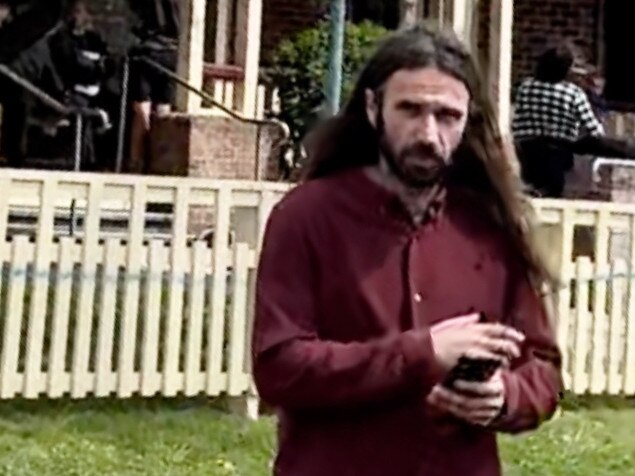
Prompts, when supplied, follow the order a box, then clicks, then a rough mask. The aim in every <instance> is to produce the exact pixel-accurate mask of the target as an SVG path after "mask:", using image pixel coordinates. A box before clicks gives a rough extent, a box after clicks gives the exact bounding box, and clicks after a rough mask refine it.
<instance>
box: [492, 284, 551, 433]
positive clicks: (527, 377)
mask: <svg viewBox="0 0 635 476" xmlns="http://www.w3.org/2000/svg"><path fill="white" fill-rule="evenodd" d="M516 282H517V283H518V284H516V285H514V286H513V287H512V289H511V293H512V294H511V296H510V297H511V309H510V320H511V322H508V324H510V325H512V326H514V327H516V328H518V329H519V330H520V331H521V332H523V333H524V334H525V337H526V340H525V343H524V345H523V354H522V356H521V358H520V359H518V360H517V361H515V362H513V364H512V367H511V368H510V369H508V370H503V371H502V379H503V383H504V387H505V408H504V410H503V413H502V415H501V416H500V417H499V419H498V420H497V421H496V422H495V423H494V424H492V425H491V426H492V428H493V429H495V430H497V431H502V432H508V433H518V432H522V431H527V430H531V429H534V428H536V427H538V426H539V425H540V424H541V423H542V422H544V421H546V420H548V419H549V418H551V416H552V415H553V413H554V412H555V410H556V408H557V406H558V402H559V401H560V398H561V395H562V390H563V384H562V377H561V356H560V351H559V350H558V345H557V343H556V339H555V335H554V330H553V326H552V325H551V323H550V322H549V319H548V317H547V315H546V312H545V307H544V305H543V303H542V301H541V298H540V297H539V296H538V295H537V293H536V292H535V291H534V289H533V288H532V286H531V285H530V284H529V282H528V280H527V279H524V278H520V279H518V280H516Z"/></svg>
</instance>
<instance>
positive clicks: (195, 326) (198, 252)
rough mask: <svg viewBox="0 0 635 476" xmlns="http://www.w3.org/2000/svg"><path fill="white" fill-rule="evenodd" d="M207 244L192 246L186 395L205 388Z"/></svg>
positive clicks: (200, 243) (198, 242)
mask: <svg viewBox="0 0 635 476" xmlns="http://www.w3.org/2000/svg"><path fill="white" fill-rule="evenodd" d="M206 251H207V249H206V245H205V243H204V242H202V241H195V242H194V244H193V246H192V270H191V274H190V282H189V290H188V294H189V306H188V307H189V309H188V311H189V312H188V317H187V338H186V346H185V349H186V354H185V395H186V396H193V395H196V394H198V393H199V392H201V391H202V390H203V389H204V385H203V380H202V377H203V375H202V374H201V352H202V342H203V334H202V332H203V310H204V304H205V267H206V263H205V257H206V255H207V253H206Z"/></svg>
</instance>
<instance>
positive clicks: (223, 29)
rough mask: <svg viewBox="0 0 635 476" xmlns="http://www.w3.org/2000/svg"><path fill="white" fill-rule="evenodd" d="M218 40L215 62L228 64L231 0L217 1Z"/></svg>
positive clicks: (216, 42)
mask: <svg viewBox="0 0 635 476" xmlns="http://www.w3.org/2000/svg"><path fill="white" fill-rule="evenodd" d="M216 1H217V9H216V39H215V46H216V49H215V53H214V62H215V63H216V64H227V45H228V44H229V14H230V13H231V4H230V0H216Z"/></svg>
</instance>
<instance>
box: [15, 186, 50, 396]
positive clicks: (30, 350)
mask: <svg viewBox="0 0 635 476" xmlns="http://www.w3.org/2000/svg"><path fill="white" fill-rule="evenodd" d="M56 189H57V183H56V182H55V181H54V180H45V181H44V182H43V183H42V186H41V190H40V210H39V211H40V213H39V217H38V224H37V233H36V235H35V236H36V241H35V259H34V262H33V288H32V291H31V302H30V306H29V320H28V330H27V343H26V362H25V369H24V377H25V378H24V393H23V395H24V397H26V398H37V396H38V395H39V394H40V392H42V391H44V390H46V381H45V380H44V379H42V378H41V375H42V352H43V344H44V326H45V323H46V308H47V305H48V289H49V272H50V267H51V260H52V255H51V248H52V247H51V245H52V242H53V220H54V217H55V208H54V206H55V192H56Z"/></svg>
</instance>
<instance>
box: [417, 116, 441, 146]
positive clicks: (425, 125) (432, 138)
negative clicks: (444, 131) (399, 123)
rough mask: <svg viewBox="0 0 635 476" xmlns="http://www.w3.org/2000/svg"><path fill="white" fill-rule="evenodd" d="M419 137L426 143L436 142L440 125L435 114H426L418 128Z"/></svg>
mask: <svg viewBox="0 0 635 476" xmlns="http://www.w3.org/2000/svg"><path fill="white" fill-rule="evenodd" d="M417 133H418V136H419V137H418V139H419V140H420V141H421V142H424V143H426V144H434V143H435V142H436V140H437V133H438V125H437V121H436V118H435V117H434V115H433V114H424V115H423V116H422V118H421V123H420V124H419V128H418V130H417Z"/></svg>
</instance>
